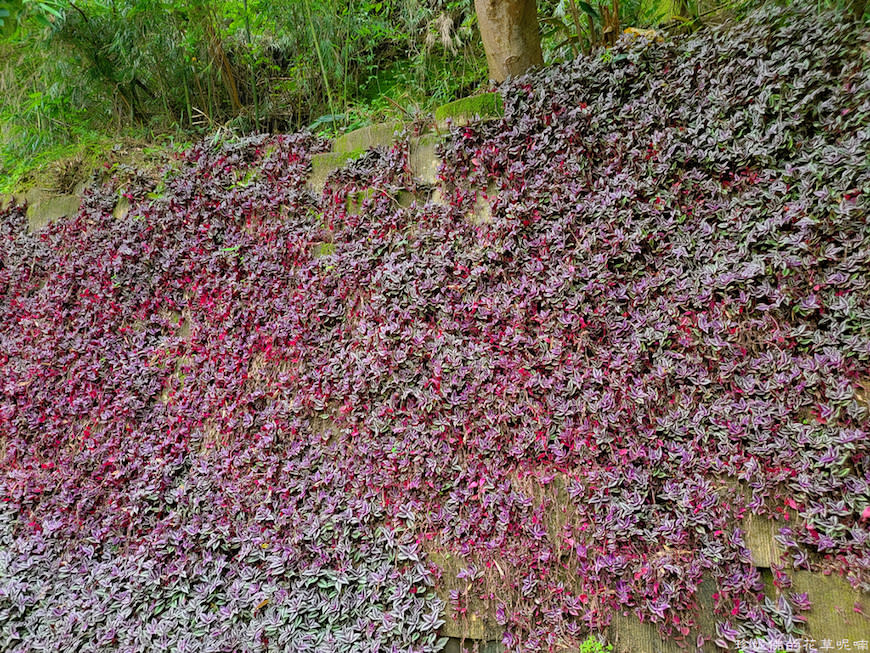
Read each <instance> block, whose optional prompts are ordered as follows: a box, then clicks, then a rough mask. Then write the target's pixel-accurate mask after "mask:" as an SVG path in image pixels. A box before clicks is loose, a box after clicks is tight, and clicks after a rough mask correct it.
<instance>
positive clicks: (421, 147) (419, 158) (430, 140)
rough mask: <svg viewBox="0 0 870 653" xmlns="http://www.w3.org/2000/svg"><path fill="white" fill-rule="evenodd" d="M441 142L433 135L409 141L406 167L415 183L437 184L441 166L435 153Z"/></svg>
mask: <svg viewBox="0 0 870 653" xmlns="http://www.w3.org/2000/svg"><path fill="white" fill-rule="evenodd" d="M441 140H442V139H441V138H439V137H438V136H436V135H435V134H426V135H424V136H420V137H419V138H414V139H413V140H412V141H411V152H410V155H409V157H408V165H409V166H410V168H411V173H412V174H413V175H414V178H415V179H417V181H420V182H423V183H424V184H431V185H435V184H437V183H438V167H439V166H440V165H441V159H439V158H438V155H437V154H436V151H437V149H438V144H439V143H441Z"/></svg>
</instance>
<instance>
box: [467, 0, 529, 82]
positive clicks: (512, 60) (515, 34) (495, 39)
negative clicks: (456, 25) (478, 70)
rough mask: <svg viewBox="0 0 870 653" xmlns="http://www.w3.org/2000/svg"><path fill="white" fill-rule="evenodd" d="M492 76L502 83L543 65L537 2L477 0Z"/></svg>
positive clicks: (481, 29) (475, 2) (487, 61)
mask: <svg viewBox="0 0 870 653" xmlns="http://www.w3.org/2000/svg"><path fill="white" fill-rule="evenodd" d="M474 7H475V10H476V11H477V22H478V24H479V25H480V36H481V37H482V38H483V48H484V49H485V50H486V63H487V65H488V66H489V77H490V79H492V80H494V81H496V82H503V81H504V80H505V79H507V78H508V77H512V76H514V75H521V74H522V73H524V72H526V71H527V70H529V69H530V68H534V67H535V66H542V65H544V57H543V55H542V54H541V35H540V34H539V33H538V9H537V6H536V2H535V0H474Z"/></svg>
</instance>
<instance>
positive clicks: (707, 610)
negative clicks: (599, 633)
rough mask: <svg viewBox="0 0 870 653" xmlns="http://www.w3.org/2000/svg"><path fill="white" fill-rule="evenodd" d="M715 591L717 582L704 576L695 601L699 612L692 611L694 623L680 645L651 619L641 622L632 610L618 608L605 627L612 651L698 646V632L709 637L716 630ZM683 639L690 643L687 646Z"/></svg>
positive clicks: (662, 651) (653, 652)
mask: <svg viewBox="0 0 870 653" xmlns="http://www.w3.org/2000/svg"><path fill="white" fill-rule="evenodd" d="M715 591H716V583H715V581H714V580H713V579H711V578H706V577H705V578H704V579H703V580H702V581H701V584H700V585H699V586H698V589H697V603H698V606H699V612H698V614H697V615H695V619H696V625H695V628H694V629H693V630H692V632H691V633H690V634H689V635H688V637H687V638H686V642H683V643H682V646H680V644H679V643H677V641H676V640H674V639H667V640H666V639H662V637H661V635H659V631H658V627H657V626H656V624H653V623H650V622H648V621H647V622H644V623H641V622H640V620H639V619H638V618H637V616H636V615H635V614H634V612H633V611H627V612H626V613H625V614H623V613H622V612H617V613H616V614H614V616H613V620H612V621H611V623H610V628H609V629H608V633H607V635H608V637H607V639H608V641H610V642H612V643H613V645H614V646H613V649H614V651H616V652H618V653H638V652H639V651H643V652H644V653H686V651H687V650H692V651H696V650H698V649H697V647H696V646H695V641H696V640H697V637H698V635H704V636H705V637H706V638H712V637H713V635H714V634H715V633H716V622H717V620H718V618H717V617H716V615H714V614H713V610H712V606H713V603H714V601H713V593H714V592H715ZM686 643H690V644H691V647H690V648H689V649H687V648H686ZM702 650H704V651H707V650H709V651H716V650H718V649H716V647H715V646H713V645H712V644H710V645H709V647H704V648H703V649H702Z"/></svg>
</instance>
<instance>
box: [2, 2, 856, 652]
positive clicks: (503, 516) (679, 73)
mask: <svg viewBox="0 0 870 653" xmlns="http://www.w3.org/2000/svg"><path fill="white" fill-rule="evenodd" d="M867 58H868V37H867V34H866V32H856V31H855V28H854V26H851V25H849V24H847V23H845V22H842V20H841V19H840V18H838V17H837V16H833V15H823V16H818V15H816V14H815V13H813V12H811V11H802V10H794V9H792V10H782V9H776V8H767V9H764V10H762V11H760V12H757V13H756V14H754V15H752V16H751V18H750V19H749V20H748V21H747V22H745V23H742V24H740V25H737V26H734V27H731V28H722V29H719V30H716V31H712V32H708V33H705V34H703V35H700V36H698V37H696V38H694V39H692V40H686V41H677V42H673V43H647V42H645V41H643V42H642V41H635V42H633V43H630V42H624V43H622V44H621V45H619V46H618V47H617V48H615V49H613V50H612V51H609V52H607V53H604V54H601V55H599V56H597V57H595V58H593V59H590V60H578V61H576V62H574V63H573V64H570V65H566V66H561V67H555V68H552V69H548V70H545V71H543V72H541V73H539V74H535V75H531V76H527V77H524V78H520V79H517V80H514V81H513V82H511V83H510V84H508V85H507V86H505V87H504V89H503V91H502V93H503V97H504V102H505V115H504V118H503V119H501V120H497V121H490V122H486V123H480V124H472V125H468V126H464V127H459V128H456V129H454V130H453V131H452V132H451V133H450V136H449V137H448V139H447V141H446V143H445V144H444V145H443V147H442V149H441V157H442V159H443V162H444V163H443V165H442V167H441V168H440V170H439V179H438V182H437V184H436V186H437V187H436V188H433V187H431V186H426V185H424V184H422V183H421V182H420V181H419V180H415V179H414V177H413V175H412V174H411V172H410V170H409V165H408V156H409V145H408V141H407V140H402V141H400V142H398V143H397V144H396V145H395V146H393V147H392V148H390V149H379V150H374V151H370V152H368V153H366V154H364V155H363V156H361V157H360V158H358V159H356V160H354V161H353V162H352V163H350V164H349V165H348V166H347V167H345V168H343V169H341V170H339V171H337V172H336V173H335V174H333V175H331V176H330V177H329V179H327V181H326V185H325V187H324V189H323V190H322V192H312V190H311V188H310V187H309V186H308V185H307V184H306V180H307V178H308V175H309V174H310V171H311V166H310V161H311V157H312V155H313V154H315V153H318V152H322V151H325V150H326V149H327V148H328V144H326V143H323V142H320V141H317V140H316V139H314V138H312V137H310V136H306V135H292V136H262V137H256V138H250V139H246V140H243V141H239V142H214V141H211V142H207V143H203V144H200V145H198V146H196V147H194V148H193V149H191V150H190V151H189V152H187V153H186V154H185V155H184V156H182V157H181V158H180V159H179V160H178V161H177V162H176V164H175V165H174V166H171V167H170V168H169V169H167V171H166V173H165V175H164V180H163V181H162V182H161V183H160V184H159V185H157V186H155V185H154V183H153V182H149V181H147V180H146V179H143V180H141V181H139V182H137V181H135V180H133V181H130V180H127V183H126V185H125V186H124V187H116V186H113V185H111V184H110V185H106V186H101V187H95V188H92V189H90V190H89V191H88V193H87V195H86V196H85V200H84V203H83V206H82V208H81V210H80V211H79V213H78V214H77V215H75V216H74V217H71V218H68V219H64V220H60V221H58V222H55V223H53V224H51V225H49V226H48V227H46V228H45V229H43V230H41V231H37V232H35V233H29V232H28V230H27V229H26V219H25V210H24V208H23V207H13V208H9V209H6V210H5V211H4V212H3V213H2V214H0V243H2V244H0V360H2V366H0V387H2V395H0V433H2V449H0V454H2V457H0V498H2V502H0V625H2V627H0V649H2V650H4V651H28V650H43V649H44V650H101V651H103V650H122V651H141V650H157V649H159V650H172V651H272V650H275V651H277V650H294V651H349V650H354V651H390V650H395V651H432V650H437V649H439V648H440V647H442V646H444V641H443V640H439V639H438V629H439V626H441V623H442V621H443V619H444V611H445V608H446V609H447V612H448V614H449V615H451V616H450V617H449V618H452V615H460V616H461V615H462V614H463V612H464V611H466V610H468V609H469V606H476V607H475V609H483V610H488V611H490V615H491V618H492V619H493V620H494V621H495V622H496V623H497V626H498V632H499V634H500V636H501V638H502V641H503V643H504V645H505V646H506V647H507V648H509V649H511V650H529V651H542V650H575V649H576V646H577V644H578V642H580V641H582V639H583V638H584V637H585V636H586V634H587V633H588V632H589V631H590V630H591V631H595V632H597V631H600V630H601V629H603V628H605V627H606V626H607V625H608V624H609V623H610V622H611V620H612V619H613V618H614V617H615V616H617V615H620V614H622V613H629V612H630V613H634V614H636V615H638V616H639V617H641V618H642V619H643V620H644V621H651V622H653V623H655V624H656V626H657V627H658V628H659V629H660V631H661V632H662V633H663V634H664V635H666V636H668V637H670V638H672V639H675V638H676V639H683V638H688V639H687V643H689V644H691V645H692V646H693V647H698V648H703V649H704V650H717V648H719V649H729V650H730V649H734V648H736V645H735V643H736V642H738V641H745V640H747V639H750V638H756V637H762V638H765V637H766V638H768V642H770V641H772V640H771V638H773V637H786V636H788V637H791V636H795V635H796V634H797V633H799V632H800V628H801V621H802V619H803V617H802V616H801V613H802V612H806V611H807V610H808V609H809V607H810V606H809V601H808V599H807V597H806V595H805V594H803V593H802V592H797V591H790V582H791V581H790V578H789V576H790V574H791V572H792V570H793V569H794V570H814V571H820V570H827V571H831V570H834V571H837V572H842V573H844V574H845V575H847V576H848V577H849V578H850V580H851V581H852V582H853V583H854V584H855V585H856V587H858V588H860V589H861V590H863V591H865V592H866V591H867V590H868V589H870V576H868V570H870V489H868V488H870V486H868V483H870V456H868V452H870V443H868V437H867V436H868V430H870V423H868V406H867V392H868V391H870V381H868V380H870V286H868V283H870V275H868V273H870V223H868V219H867V208H868V203H870V201H868V192H870V167H868V153H870V147H868V146H870V133H868V118H870V76H868V66H867ZM432 191H437V192H435V193H434V194H432ZM119 193H123V194H124V196H125V197H126V198H127V200H128V203H129V210H126V209H125V210H124V211H118V210H116V204H117V199H118V197H119ZM482 203H485V204H486V205H487V209H488V210H486V211H483V212H481V211H479V210H477V211H475V207H476V206H477V207H478V208H479V207H480V206H481V204H482ZM481 215H482V216H483V217H482V218H481V217H480V216H481ZM747 515H754V516H755V517H754V518H756V519H758V518H761V519H762V520H766V519H771V520H774V519H777V520H779V521H780V522H781V524H782V526H783V527H782V528H781V529H779V530H778V531H777V533H776V537H777V541H778V543H779V545H780V546H781V547H782V549H783V551H784V552H785V555H784V557H783V559H782V560H781V561H773V562H772V563H771V566H770V569H771V572H770V574H771V578H772V579H773V584H774V585H775V587H768V588H767V590H768V592H771V591H773V594H772V595H771V596H770V597H768V596H766V595H765V583H764V579H763V575H762V572H761V571H759V569H758V568H757V566H756V564H754V561H753V560H752V553H751V551H750V550H749V548H748V546H747V541H746V537H745V532H744V530H743V529H741V527H740V526H741V524H742V523H744V522H743V520H745V519H746V517H747ZM755 562H757V561H755ZM759 566H760V565H759ZM795 573H798V572H797V571H796V572H795ZM703 582H710V583H712V584H713V585H714V587H715V591H714V592H713V594H712V598H713V601H714V602H715V609H716V612H717V614H718V618H719V623H718V624H717V625H716V627H715V632H710V633H705V632H702V631H699V630H696V628H695V621H696V620H697V618H698V612H697V606H696V602H697V598H698V591H699V587H700V586H701V584H702V583H703ZM436 590H437V591H436ZM439 597H443V598H444V599H446V602H447V605H446V606H445V605H444V602H443V601H442V598H439ZM480 606H483V608H480ZM859 607H860V606H856V609H858V608H859ZM859 617H861V615H857V616H856V617H855V618H856V619H857V618H859ZM861 618H863V617H861ZM864 623H865V622H861V624H864ZM863 627H864V626H862V625H860V624H859V626H858V628H859V630H860V629H861V628H863ZM856 632H858V631H856ZM811 634H813V635H814V636H816V637H821V636H823V635H824V634H825V633H811Z"/></svg>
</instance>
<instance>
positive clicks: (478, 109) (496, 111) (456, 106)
mask: <svg viewBox="0 0 870 653" xmlns="http://www.w3.org/2000/svg"><path fill="white" fill-rule="evenodd" d="M503 115H504V102H503V101H502V99H501V95H499V94H498V93H482V94H481V95H472V96H471V97H466V98H462V99H461V100H455V101H453V102H448V103H447V104H443V105H441V106H440V107H438V108H437V109H435V120H436V121H437V123H438V125H439V126H443V125H445V124H446V122H447V120H448V119H450V121H451V122H452V123H453V124H454V125H466V124H468V123H470V122H472V121H473V120H491V119H494V118H501V117H502V116H503Z"/></svg>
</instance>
